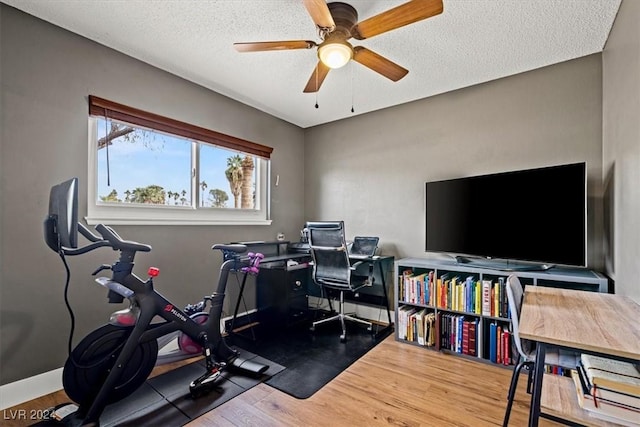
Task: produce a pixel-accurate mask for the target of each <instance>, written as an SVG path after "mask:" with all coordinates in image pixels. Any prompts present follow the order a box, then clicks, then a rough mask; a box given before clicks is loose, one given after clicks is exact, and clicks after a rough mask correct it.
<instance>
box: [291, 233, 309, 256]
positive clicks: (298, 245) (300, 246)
mask: <svg viewBox="0 0 640 427" xmlns="http://www.w3.org/2000/svg"><path fill="white" fill-rule="evenodd" d="M308 233H309V232H308V230H307V229H306V227H305V228H303V229H302V230H300V241H299V242H294V243H289V252H290V253H302V254H308V253H310V249H309V234H308Z"/></svg>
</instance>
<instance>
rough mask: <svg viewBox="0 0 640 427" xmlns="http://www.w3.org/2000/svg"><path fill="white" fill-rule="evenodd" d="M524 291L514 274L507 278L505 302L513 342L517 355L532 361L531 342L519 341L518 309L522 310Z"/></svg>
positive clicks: (533, 353) (533, 356)
mask: <svg viewBox="0 0 640 427" xmlns="http://www.w3.org/2000/svg"><path fill="white" fill-rule="evenodd" d="M523 295H524V290H523V288H522V284H521V283H520V279H518V276H516V275H515V274H512V275H510V276H509V277H507V300H508V302H509V311H510V312H511V329H512V331H511V332H512V333H513V342H514V343H515V345H516V348H517V349H518V353H520V356H521V357H523V358H524V359H525V360H533V359H534V358H535V352H534V349H535V346H534V344H533V342H532V341H529V340H521V339H520V333H519V332H518V331H519V328H520V309H521V308H522V296H523Z"/></svg>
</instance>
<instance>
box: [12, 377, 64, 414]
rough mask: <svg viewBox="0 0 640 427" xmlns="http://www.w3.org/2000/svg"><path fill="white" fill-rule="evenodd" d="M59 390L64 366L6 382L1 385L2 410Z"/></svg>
mask: <svg viewBox="0 0 640 427" xmlns="http://www.w3.org/2000/svg"><path fill="white" fill-rule="evenodd" d="M58 390H62V368H58V369H54V370H53V371H49V372H44V373H42V374H39V375H34V376H33V377H29V378H25V379H23V380H19V381H15V382H12V383H9V384H5V385H3V386H0V410H3V409H7V408H10V407H12V406H16V405H19V404H20V403H23V402H28V401H29V400H32V399H35V398H37V397H40V396H44V395H45V394H49V393H53V392H54V391H58ZM42 409H46V408H42Z"/></svg>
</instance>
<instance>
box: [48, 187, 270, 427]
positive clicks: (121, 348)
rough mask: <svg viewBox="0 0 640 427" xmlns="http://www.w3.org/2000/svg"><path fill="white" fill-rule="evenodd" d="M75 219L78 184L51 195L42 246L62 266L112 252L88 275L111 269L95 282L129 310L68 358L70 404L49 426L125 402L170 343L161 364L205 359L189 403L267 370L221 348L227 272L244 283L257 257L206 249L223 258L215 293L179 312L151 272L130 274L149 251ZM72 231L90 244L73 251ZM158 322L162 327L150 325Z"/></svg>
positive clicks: (79, 421)
mask: <svg viewBox="0 0 640 427" xmlns="http://www.w3.org/2000/svg"><path fill="white" fill-rule="evenodd" d="M76 218H77V178H74V179H72V180H69V181H66V182H64V183H62V184H59V185H58V186H55V187H53V188H52V190H51V196H50V202H49V216H48V217H47V219H46V220H45V241H46V242H47V245H48V246H49V247H50V248H51V249H53V250H54V251H56V252H58V253H59V254H60V256H61V258H62V259H63V261H64V262H65V267H66V266H67V264H66V261H65V259H64V257H65V255H80V254H84V253H87V252H90V251H93V250H95V249H98V248H102V247H110V248H112V249H113V250H116V251H118V252H119V254H120V255H119V258H118V260H117V261H116V262H115V263H114V264H112V265H108V264H104V265H101V266H100V267H99V268H98V269H97V270H96V271H94V272H93V275H97V274H98V273H100V272H101V271H103V270H110V271H111V273H112V274H111V276H112V277H111V278H107V277H99V278H97V279H96V282H98V283H99V284H100V285H102V286H104V287H105V288H107V289H108V297H109V302H110V303H121V302H123V301H124V299H125V298H126V299H128V300H129V307H128V308H127V309H124V310H120V311H117V312H115V313H113V314H112V315H111V318H110V320H109V323H108V324H106V325H104V326H102V327H100V328H98V329H96V330H95V331H93V332H91V333H90V334H89V335H87V336H86V337H85V338H84V339H82V340H81V341H80V343H79V344H78V345H77V346H76V347H75V348H74V349H73V351H71V352H70V354H69V357H68V359H67V361H66V363H65V366H64V369H63V385H64V390H65V392H66V393H67V395H68V396H69V397H70V398H71V399H72V400H73V401H75V402H76V403H77V405H68V406H61V407H58V408H56V410H55V411H54V413H53V417H54V418H55V419H57V420H58V421H61V422H62V423H64V424H65V425H74V426H75V425H98V424H99V418H100V415H101V414H102V412H103V410H104V409H105V407H106V406H107V405H109V404H111V403H114V402H117V401H119V400H122V399H124V398H126V397H127V396H129V395H130V394H131V393H133V392H134V391H135V390H137V389H138V388H139V387H140V386H141V385H142V384H143V383H144V382H145V381H146V379H147V377H148V376H149V374H150V373H151V371H152V370H153V368H154V366H155V365H156V364H157V361H158V358H159V357H158V349H159V343H160V347H162V346H163V345H165V344H166V343H167V342H168V341H169V340H171V339H173V338H174V337H177V344H178V349H177V354H176V352H175V351H174V352H173V353H172V354H170V355H169V356H168V361H175V360H178V359H180V358H187V357H194V356H195V355H197V354H203V355H204V359H205V366H206V370H205V372H204V374H203V375H201V376H200V377H198V378H197V379H195V380H193V381H192V382H191V383H190V385H189V389H190V392H191V394H192V396H193V397H194V398H195V397H199V396H200V395H202V394H206V393H207V392H208V391H210V390H211V389H213V388H215V387H216V380H217V379H219V378H220V376H221V374H222V372H223V371H224V370H225V369H229V370H234V371H238V372H240V373H242V374H245V375H250V376H254V377H256V376H257V377H259V376H260V375H262V374H263V373H264V372H265V371H266V370H267V369H268V368H269V367H268V366H267V365H264V364H261V363H258V362H256V361H253V360H246V359H243V358H241V357H240V355H239V353H238V351H236V350H234V349H231V348H230V347H228V346H227V344H226V343H225V340H224V337H223V336H222V334H221V331H220V320H221V315H222V306H223V302H224V296H225V289H226V283H227V279H228V276H229V273H230V272H231V271H237V272H241V273H244V279H243V280H246V277H247V275H248V274H256V273H257V271H258V264H259V262H260V259H261V258H262V255H261V254H253V253H249V254H248V256H241V254H243V253H245V252H246V250H247V248H246V246H245V245H239V244H232V245H223V244H216V245H213V247H212V249H214V250H220V251H222V252H223V254H224V262H223V263H222V266H221V267H220V275H219V278H218V285H217V289H216V291H215V292H214V293H213V294H212V295H209V296H205V297H204V298H203V300H202V301H200V302H199V303H197V304H194V305H188V306H187V307H186V308H185V309H184V310H181V309H179V308H178V307H176V306H175V305H174V304H172V303H171V302H170V301H169V300H167V299H166V298H164V297H163V296H162V295H161V294H159V293H158V292H157V291H156V290H155V289H154V286H153V277H154V276H156V275H157V273H158V270H157V269H155V268H153V267H152V268H150V269H149V272H148V273H149V277H148V278H147V279H146V280H142V279H140V278H139V277H137V276H136V275H135V274H134V273H133V267H134V259H135V256H136V253H138V252H149V251H150V250H151V246H149V245H145V244H141V243H137V242H133V241H127V240H123V239H122V238H121V237H120V236H119V235H118V234H117V233H116V232H115V231H114V230H113V229H112V228H110V227H108V226H105V225H103V224H99V225H97V226H96V227H95V229H96V231H97V232H98V233H99V234H100V236H97V235H95V234H93V233H92V232H91V231H90V230H89V229H88V228H86V227H85V226H84V225H83V224H81V223H78V222H77V220H76ZM76 230H77V231H79V232H80V234H82V235H83V236H84V237H85V238H86V239H87V240H89V241H90V242H91V243H89V244H88V245H86V246H83V247H80V248H78V247H77V237H76V236H74V233H75V232H76ZM65 243H67V244H68V245H69V246H65ZM68 271H69V270H68V267H67V272H68ZM67 285H68V278H67ZM65 297H66V290H65ZM65 299H66V298H65ZM207 305H208V306H209V309H208V311H207V309H206V307H207ZM157 317H160V318H161V319H162V321H157ZM154 318H155V319H156V321H154ZM69 347H70V348H71V340H70V342H69ZM160 357H161V358H162V357H163V356H160Z"/></svg>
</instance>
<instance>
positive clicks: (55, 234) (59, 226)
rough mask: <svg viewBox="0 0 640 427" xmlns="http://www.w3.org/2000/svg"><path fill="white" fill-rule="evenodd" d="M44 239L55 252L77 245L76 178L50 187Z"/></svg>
mask: <svg viewBox="0 0 640 427" xmlns="http://www.w3.org/2000/svg"><path fill="white" fill-rule="evenodd" d="M44 239H45V242H46V243H47V246H49V247H50V248H51V249H52V250H54V251H55V252H58V251H60V249H61V248H69V249H73V248H77V247H78V178H71V179H69V180H67V181H64V182H62V183H60V184H57V185H54V186H53V187H51V191H50V193H49V212H48V215H47V218H46V219H45V221H44Z"/></svg>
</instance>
